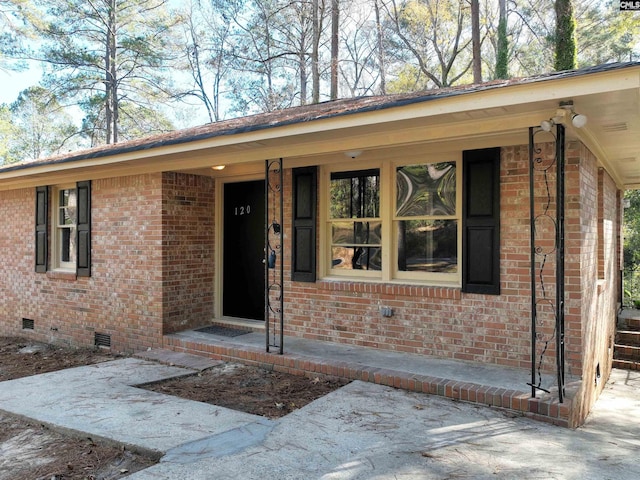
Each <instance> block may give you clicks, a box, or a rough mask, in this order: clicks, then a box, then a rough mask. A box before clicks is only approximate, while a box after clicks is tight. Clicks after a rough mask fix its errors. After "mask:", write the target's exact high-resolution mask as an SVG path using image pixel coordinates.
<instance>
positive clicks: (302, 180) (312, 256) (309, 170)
mask: <svg viewBox="0 0 640 480" xmlns="http://www.w3.org/2000/svg"><path fill="white" fill-rule="evenodd" d="M292 177H293V205H292V210H293V221H292V226H293V228H292V230H293V239H292V248H291V250H292V258H291V260H292V261H291V264H292V269H291V279H292V280H294V281H298V282H315V281H316V210H317V205H316V203H317V202H316V199H317V190H318V186H317V168H316V167H303V168H294V169H293V175H292Z"/></svg>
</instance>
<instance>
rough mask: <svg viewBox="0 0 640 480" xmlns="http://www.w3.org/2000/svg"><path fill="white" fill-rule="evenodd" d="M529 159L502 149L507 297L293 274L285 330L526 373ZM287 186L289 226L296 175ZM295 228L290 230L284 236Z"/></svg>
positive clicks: (516, 150)
mask: <svg viewBox="0 0 640 480" xmlns="http://www.w3.org/2000/svg"><path fill="white" fill-rule="evenodd" d="M527 159H528V148H527V147H526V146H523V147H509V148H505V149H503V152H502V161H501V176H502V187H501V188H502V191H501V194H502V198H501V209H502V218H501V222H502V225H501V230H502V231H501V235H502V244H501V276H502V286H501V287H502V294H501V295H499V296H492V295H476V294H464V293H461V292H460V289H459V288H445V287H423V286H415V285H397V284H376V283H367V282H357V281H330V280H327V281H318V282H316V283H302V282H291V281H289V280H288V279H289V278H290V277H288V276H287V277H286V278H287V281H286V282H285V312H286V313H285V324H286V333H287V334H291V335H299V336H304V337H307V338H313V339H318V340H326V341H338V342H342V343H347V344H353V345H364V346H372V347H379V348H384V349H389V350H395V351H403V352H410V353H417V354H424V355H437V356H441V357H445V358H453V359H459V360H470V361H476V362H483V363H494V364H498V365H506V366H513V367H521V368H528V367H529V365H530V353H529V345H530V310H531V306H530V305H531V300H530V296H529V291H530V275H529V261H530V260H529V253H528V251H529V250H528V245H529V220H528V218H529V202H528V178H529V177H528V166H527V165H528V163H527ZM285 188H286V189H287V191H286V192H285V211H286V213H285V222H289V219H290V217H291V215H290V210H291V205H290V198H291V194H290V188H291V175H290V171H288V172H287V175H286V179H285ZM289 231H290V228H289V225H286V228H285V232H287V233H288V232H289ZM286 240H287V241H286V242H285V249H286V252H290V242H289V238H287V239H286ZM285 258H286V257H285ZM287 260H288V259H287ZM287 275H288V274H287ZM381 306H389V307H391V308H393V310H394V315H393V316H392V317H390V318H385V317H382V315H381V313H380V307H381Z"/></svg>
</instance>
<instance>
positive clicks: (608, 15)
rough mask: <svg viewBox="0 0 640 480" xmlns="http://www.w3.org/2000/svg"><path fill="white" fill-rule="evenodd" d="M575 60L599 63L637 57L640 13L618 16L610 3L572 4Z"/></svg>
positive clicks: (628, 60) (587, 2)
mask: <svg viewBox="0 0 640 480" xmlns="http://www.w3.org/2000/svg"><path fill="white" fill-rule="evenodd" d="M575 16H576V23H577V26H578V27H579V28H577V29H576V38H577V43H578V63H579V64H580V65H600V64H603V63H609V62H630V61H633V60H637V59H639V58H640V15H621V14H620V10H619V7H618V5H616V4H614V2H601V1H599V0H590V1H584V2H580V3H578V4H576V11H575Z"/></svg>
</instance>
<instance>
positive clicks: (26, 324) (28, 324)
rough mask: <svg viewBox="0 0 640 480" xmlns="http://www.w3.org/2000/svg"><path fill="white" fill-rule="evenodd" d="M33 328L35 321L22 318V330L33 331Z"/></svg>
mask: <svg viewBox="0 0 640 480" xmlns="http://www.w3.org/2000/svg"><path fill="white" fill-rule="evenodd" d="M35 327H36V322H35V320H32V319H30V318H23V319H22V329H23V330H33V329H34V328H35Z"/></svg>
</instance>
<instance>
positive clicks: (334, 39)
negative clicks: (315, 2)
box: [331, 0, 340, 100]
mask: <svg viewBox="0 0 640 480" xmlns="http://www.w3.org/2000/svg"><path fill="white" fill-rule="evenodd" d="M339 26H340V0H331V100H336V99H337V98H338V50H339Z"/></svg>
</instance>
